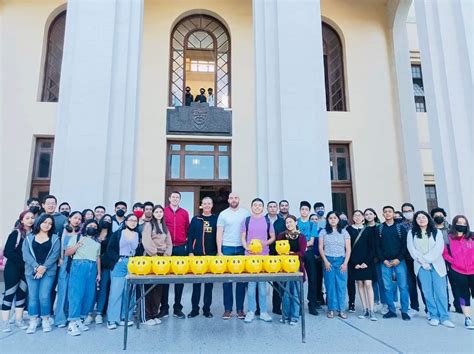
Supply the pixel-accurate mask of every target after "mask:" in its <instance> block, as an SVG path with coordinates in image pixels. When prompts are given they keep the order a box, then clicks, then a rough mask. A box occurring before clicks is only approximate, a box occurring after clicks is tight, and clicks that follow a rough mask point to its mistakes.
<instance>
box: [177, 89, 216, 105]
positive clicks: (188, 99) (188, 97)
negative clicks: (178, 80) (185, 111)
mask: <svg viewBox="0 0 474 354" xmlns="http://www.w3.org/2000/svg"><path fill="white" fill-rule="evenodd" d="M192 102H199V103H206V102H207V103H208V104H209V106H210V107H214V106H215V105H216V98H215V96H214V93H213V90H212V88H211V87H209V88H208V89H207V97H206V90H205V89H204V87H201V88H200V89H199V95H196V97H194V96H193V94H192V93H191V87H189V86H186V88H185V94H184V105H185V106H191V103H192Z"/></svg>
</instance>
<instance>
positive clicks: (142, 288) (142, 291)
mask: <svg viewBox="0 0 474 354" xmlns="http://www.w3.org/2000/svg"><path fill="white" fill-rule="evenodd" d="M139 299H140V300H139V301H140V302H139V306H138V309H137V310H138V316H137V318H138V321H137V329H140V324H141V322H142V320H143V318H142V314H143V311H144V310H145V285H143V284H141V285H140V296H139Z"/></svg>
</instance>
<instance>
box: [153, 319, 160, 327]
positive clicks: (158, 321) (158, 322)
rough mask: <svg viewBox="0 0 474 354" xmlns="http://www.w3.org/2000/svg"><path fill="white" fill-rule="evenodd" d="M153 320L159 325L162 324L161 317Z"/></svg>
mask: <svg viewBox="0 0 474 354" xmlns="http://www.w3.org/2000/svg"><path fill="white" fill-rule="evenodd" d="M153 320H154V321H155V323H156V324H157V325H159V324H161V320H160V319H159V318H154V319H153Z"/></svg>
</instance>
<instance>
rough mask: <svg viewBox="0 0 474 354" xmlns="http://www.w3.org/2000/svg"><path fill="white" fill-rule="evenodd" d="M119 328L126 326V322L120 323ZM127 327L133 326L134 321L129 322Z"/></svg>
mask: <svg viewBox="0 0 474 354" xmlns="http://www.w3.org/2000/svg"><path fill="white" fill-rule="evenodd" d="M119 326H125V321H120V322H119ZM127 326H128V327H130V326H133V321H128V324H127Z"/></svg>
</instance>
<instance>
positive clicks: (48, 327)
mask: <svg viewBox="0 0 474 354" xmlns="http://www.w3.org/2000/svg"><path fill="white" fill-rule="evenodd" d="M41 327H42V328H43V332H44V333H48V332H51V330H52V328H51V322H50V321H49V318H46V319H45V318H43V320H42V321H41Z"/></svg>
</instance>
